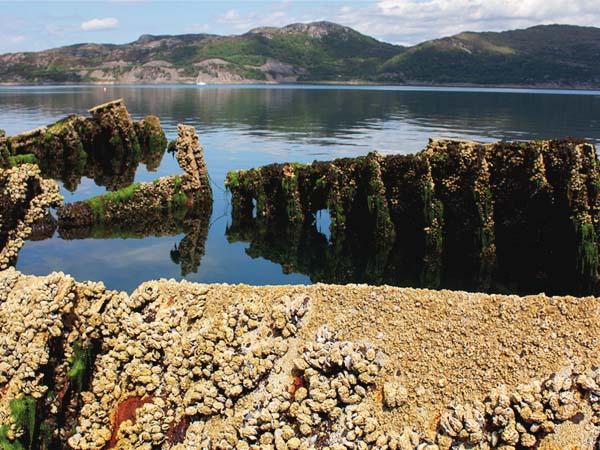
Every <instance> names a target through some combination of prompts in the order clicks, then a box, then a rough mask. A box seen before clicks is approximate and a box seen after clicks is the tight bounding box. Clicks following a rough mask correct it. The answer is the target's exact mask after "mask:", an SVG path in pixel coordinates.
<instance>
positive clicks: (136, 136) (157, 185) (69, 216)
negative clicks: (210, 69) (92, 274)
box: [0, 100, 212, 273]
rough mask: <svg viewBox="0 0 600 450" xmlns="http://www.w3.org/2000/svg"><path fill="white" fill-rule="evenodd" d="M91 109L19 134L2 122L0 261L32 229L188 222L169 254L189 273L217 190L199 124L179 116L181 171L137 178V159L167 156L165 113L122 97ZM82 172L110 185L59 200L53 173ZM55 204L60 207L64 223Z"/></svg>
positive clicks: (128, 228) (71, 230) (131, 228)
mask: <svg viewBox="0 0 600 450" xmlns="http://www.w3.org/2000/svg"><path fill="white" fill-rule="evenodd" d="M89 112H90V114H91V117H88V118H86V117H82V116H77V115H72V116H69V117H67V118H65V119H63V120H61V121H58V122H56V123H54V124H52V125H49V126H48V127H41V128H38V129H36V130H32V131H29V132H25V133H21V134H18V135H15V136H10V137H9V136H6V134H5V133H4V132H3V131H0V203H1V204H2V206H3V208H2V214H1V215H0V249H1V253H0V267H1V268H6V267H7V266H8V265H11V264H14V263H15V261H16V257H17V254H18V251H19V249H20V248H21V247H22V245H23V243H24V240H25V239H27V238H29V237H30V236H31V235H32V233H33V236H32V237H33V238H34V239H42V238H44V237H49V236H51V235H52V234H53V232H54V231H55V230H56V228H57V227H59V228H60V234H61V235H63V236H69V237H81V236H86V235H88V236H93V235H97V234H99V233H100V234H107V233H108V234H113V235H114V234H120V235H122V234H128V235H139V234H140V233H143V232H148V231H152V232H153V233H155V234H161V233H165V232H167V233H168V232H173V233H175V232H176V231H179V230H182V229H183V230H185V231H186V238H184V239H183V241H182V242H181V244H180V246H179V247H177V248H175V249H174V250H173V252H172V253H173V255H174V256H173V259H176V260H177V261H179V262H180V263H181V265H182V272H183V273H189V272H190V271H195V270H197V268H198V265H199V262H200V258H201V257H202V255H203V254H204V242H205V241H206V234H207V226H208V225H207V223H208V219H209V217H210V215H211V212H212V190H211V187H210V183H209V178H208V171H207V169H206V164H205V162H204V153H203V149H202V146H201V145H200V142H199V140H198V136H197V135H196V132H195V129H194V128H193V127H191V126H186V125H179V126H178V137H177V139H176V140H175V141H174V142H172V143H171V146H172V147H173V148H174V151H175V153H176V157H177V160H178V162H179V165H180V167H181V168H182V169H183V172H184V173H183V175H180V176H167V177H161V178H158V179H157V180H155V181H154V182H152V183H132V181H133V179H134V175H135V170H136V168H137V166H138V164H139V163H140V162H143V163H145V164H146V166H147V168H148V169H149V170H152V169H153V168H156V166H157V165H158V164H159V163H160V160H161V159H162V156H163V154H164V152H165V150H166V147H167V140H166V137H165V134H164V131H163V130H162V128H161V126H160V120H159V119H158V118H157V117H155V116H147V117H146V118H145V119H143V120H132V118H131V116H130V114H129V112H128V111H127V109H126V107H125V104H124V102H123V100H115V101H112V102H108V103H105V104H102V105H99V106H96V107H94V108H92V109H90V110H89ZM82 176H90V177H93V178H94V179H95V181H96V182H97V183H99V184H104V185H106V186H107V188H108V190H114V192H109V193H107V194H105V195H101V196H97V197H93V198H91V199H88V200H86V201H81V202H75V203H71V204H68V205H64V206H62V196H61V195H60V194H59V191H58V186H57V184H56V182H55V181H54V179H58V180H62V181H63V182H64V184H65V187H67V189H69V188H73V189H74V188H75V187H76V186H77V184H78V183H79V180H80V178H81V177H82ZM115 189H116V190H115ZM49 207H57V208H58V222H57V221H56V220H55V219H54V218H53V217H52V216H51V215H50V214H49V213H48V208H49ZM157 224H161V225H164V226H163V227H162V229H161V227H160V226H158V225H157Z"/></svg>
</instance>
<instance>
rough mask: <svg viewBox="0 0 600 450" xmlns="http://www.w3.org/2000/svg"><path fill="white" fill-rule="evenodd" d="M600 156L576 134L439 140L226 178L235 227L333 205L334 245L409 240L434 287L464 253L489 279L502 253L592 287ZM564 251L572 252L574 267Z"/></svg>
mask: <svg viewBox="0 0 600 450" xmlns="http://www.w3.org/2000/svg"><path fill="white" fill-rule="evenodd" d="M598 167H599V165H598V161H597V156H596V151H595V148H594V146H593V145H592V144H589V143H586V142H583V141H579V140H551V141H527V142H497V143H493V144H483V143H477V142H470V141H455V140H447V139H441V140H433V139H432V140H430V142H429V144H428V146H427V147H426V148H425V149H424V150H423V151H421V152H419V153H416V154H415V155H386V156H381V155H378V154H377V153H370V154H369V155H367V156H361V157H357V158H342V159H336V160H333V161H330V162H314V163H312V164H306V165H301V164H289V163H288V164H270V165H267V166H263V167H259V168H255V169H250V170H240V171H233V172H230V173H229V174H228V175H227V178H226V186H227V188H228V189H229V190H230V191H231V193H232V206H233V210H232V217H233V222H234V224H236V226H235V228H237V229H240V228H242V226H243V225H244V224H250V225H249V227H250V228H256V227H257V226H256V224H254V222H259V221H264V222H267V223H268V224H273V225H277V224H278V223H280V222H282V221H283V222H287V223H289V224H290V228H291V227H292V226H295V224H299V223H314V222H315V220H316V216H317V214H318V212H319V211H321V210H323V209H327V210H328V211H329V215H330V217H331V223H330V233H331V238H332V241H334V242H335V243H336V246H338V247H339V246H342V245H344V243H345V242H346V241H349V240H352V242H354V240H355V239H356V236H357V235H359V236H360V239H361V240H363V239H369V246H368V247H369V248H377V247H378V246H380V247H384V248H396V247H401V251H402V252H404V253H408V252H410V255H411V257H412V258H413V259H414V260H415V261H419V262H420V263H421V265H422V269H421V272H422V274H421V279H422V283H421V284H422V285H425V286H428V287H439V285H440V279H441V274H442V272H443V271H444V270H448V269H450V270H452V269H453V268H454V264H453V263H454V261H456V262H457V263H459V264H460V265H462V266H466V268H465V272H467V273H470V274H472V277H473V278H474V280H473V284H476V285H480V286H482V287H483V288H484V289H485V288H486V287H487V286H489V283H490V281H489V280H490V278H491V277H492V275H493V273H494V271H495V269H496V267H497V265H498V264H502V265H503V267H502V268H501V269H502V271H503V272H508V273H511V277H510V278H511V280H516V279H520V278H523V279H531V278H536V277H539V275H540V274H543V276H544V277H548V278H550V277H551V276H552V273H554V272H556V271H560V272H561V274H562V275H563V276H562V277H561V286H562V287H563V288H564V287H565V286H566V285H568V286H569V288H568V289H569V291H570V292H577V293H578V294H587V293H593V292H595V290H596V289H597V285H598V282H599V280H600V279H599V272H598V244H599V241H598V226H599V223H600V222H599V221H600V215H599V211H600V209H599V205H600V194H599V192H600V191H599V190H598V186H599V185H600V183H599V181H600V172H599V171H598ZM254 204H255V205H256V214H253V205H254ZM254 216H255V217H256V219H254ZM237 224H240V226H238V225H237ZM559 230H562V231H559ZM348 236H350V238H349V237H348ZM407 242H408V244H407ZM516 243H518V244H516ZM557 246H559V247H560V248H557ZM334 247H335V246H334ZM382 253H383V252H382ZM413 254H414V255H413ZM558 255H571V256H570V258H569V259H568V260H567V261H566V262H567V268H568V270H567V271H566V272H565V270H564V268H565V259H564V258H562V257H560V256H558ZM382 259H385V254H384V255H383V256H382ZM442 261H444V262H445V263H446V264H447V266H448V267H442ZM376 264H377V263H376ZM390 265H391V266H392V267H390V268H389V270H391V271H393V270H395V267H394V266H393V265H392V264H390ZM384 269H385V268H384ZM384 269H381V272H382V273H385V270H384ZM324 281H327V280H324Z"/></svg>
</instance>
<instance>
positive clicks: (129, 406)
mask: <svg viewBox="0 0 600 450" xmlns="http://www.w3.org/2000/svg"><path fill="white" fill-rule="evenodd" d="M152 400H153V398H152V397H128V398H126V399H125V400H123V401H122V402H121V403H119V404H118V406H117V408H116V410H115V412H114V413H113V420H112V423H113V426H112V435H111V437H110V441H108V444H107V446H106V450H109V449H111V448H114V447H115V445H116V444H117V437H118V435H119V428H120V427H121V424H122V423H123V422H125V421H126V420H131V421H132V422H134V423H135V413H136V411H137V409H138V408H139V407H141V406H143V405H145V404H146V403H152Z"/></svg>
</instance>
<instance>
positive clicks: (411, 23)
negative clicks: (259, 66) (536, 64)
mask: <svg viewBox="0 0 600 450" xmlns="http://www.w3.org/2000/svg"><path fill="white" fill-rule="evenodd" d="M355 5H356V4H355ZM335 20H336V21H339V22H341V23H343V24H345V25H348V26H351V27H354V28H356V29H357V30H359V31H361V32H363V33H366V34H370V35H374V36H376V37H379V38H383V39H385V40H388V41H391V42H407V43H410V44H415V43H417V42H421V41H424V40H427V39H432V38H437V37H442V36H448V35H452V34H456V33H460V32H461V31H500V30H508V29H514V28H524V27H529V26H533V25H539V24H549V23H563V24H564V23H568V24H576V25H596V26H597V25H598V24H599V23H600V8H598V0H570V1H569V2H566V1H564V0H379V1H378V2H377V3H375V4H372V5H368V6H362V7H361V6H342V7H341V8H339V10H338V13H337V14H336V17H335Z"/></svg>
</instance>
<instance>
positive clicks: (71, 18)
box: [0, 0, 600, 53]
mask: <svg viewBox="0 0 600 450" xmlns="http://www.w3.org/2000/svg"><path fill="white" fill-rule="evenodd" d="M317 20H328V21H332V22H337V23H340V24H342V25H347V26H349V27H352V28H354V29H356V30H358V31H360V32H362V33H365V34H368V35H370V36H373V37H376V38H377V39H380V40H383V41H386V42H392V43H395V44H403V45H413V44H416V43H419V42H422V41H425V40H428V39H434V38H438V37H443V36H449V35H452V34H456V33H460V32H461V31H502V30H507V29H514V28H526V27H529V26H533V25H539V24H550V23H566V24H575V25H587V26H600V0H369V1H365V0H326V1H314V0H283V1H281V0H237V1H234V0H218V1H186V2H182V1H175V0H173V1H164V0H163V1H153V0H107V1H91V0H78V1H75V0H71V1H57V0H47V1H44V2H42V1H30V0H20V1H6V0H0V53H7V52H17V51H36V50H43V49H48V48H54V47H60V46H63V45H69V44H75V43H81V42H96V43H115V44H121V43H126V42H131V41H134V40H136V39H137V38H138V37H139V36H141V35H142V34H183V33H211V34H220V35H229V34H241V33H244V32H246V31H248V30H250V29H252V28H254V27H258V26H284V25H287V24H290V23H295V22H311V21H317Z"/></svg>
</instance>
